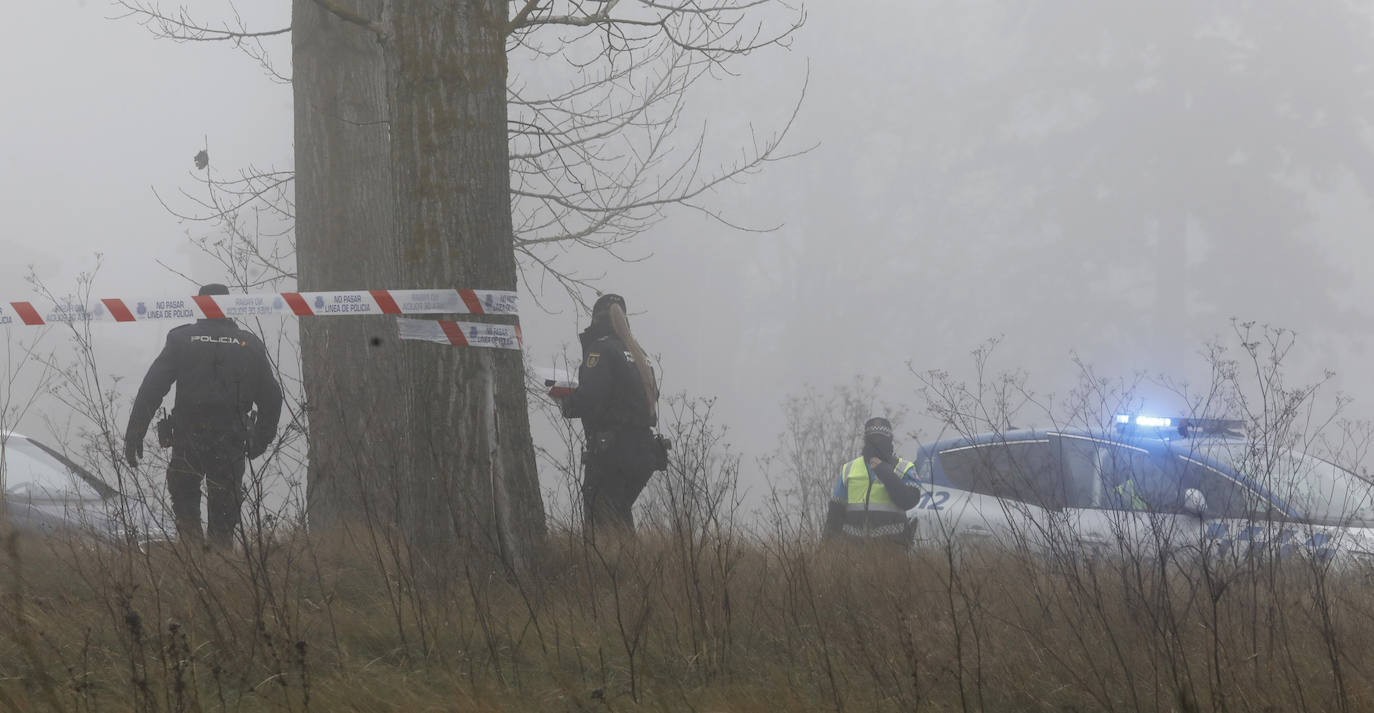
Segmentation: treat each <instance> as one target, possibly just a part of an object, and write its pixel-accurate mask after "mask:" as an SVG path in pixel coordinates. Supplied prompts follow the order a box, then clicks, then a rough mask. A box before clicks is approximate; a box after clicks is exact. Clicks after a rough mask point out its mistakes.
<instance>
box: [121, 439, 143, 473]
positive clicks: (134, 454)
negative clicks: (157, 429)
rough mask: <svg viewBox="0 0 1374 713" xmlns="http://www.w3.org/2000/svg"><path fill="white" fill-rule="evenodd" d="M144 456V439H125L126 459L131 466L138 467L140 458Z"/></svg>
mask: <svg viewBox="0 0 1374 713" xmlns="http://www.w3.org/2000/svg"><path fill="white" fill-rule="evenodd" d="M142 457H143V439H141V438H130V439H126V440H125V441H124V460H125V461H127V462H128V463H129V467H130V468H137V467H138V459H139V458H142Z"/></svg>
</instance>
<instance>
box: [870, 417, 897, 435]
mask: <svg viewBox="0 0 1374 713" xmlns="http://www.w3.org/2000/svg"><path fill="white" fill-rule="evenodd" d="M869 436H882V437H883V438H892V422H891V421H888V420H887V419H885V418H883V417H882V416H875V417H873V418H870V419H868V420H867V421H865V422H864V438H868V437H869Z"/></svg>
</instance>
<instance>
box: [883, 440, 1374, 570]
mask: <svg viewBox="0 0 1374 713" xmlns="http://www.w3.org/2000/svg"><path fill="white" fill-rule="evenodd" d="M1240 426H1241V424H1240V423H1239V422H1236V421H1221V420H1205V419H1170V418H1152V417H1143V416H1118V417H1117V418H1116V423H1114V424H1113V428H1110V429H1104V430H1103V431H1102V432H1096V433H1094V432H1088V431H1081V430H1069V429H1044V430H1037V429H1025V430H1012V431H1006V432H989V433H983V434H978V435H975V436H972V437H967V438H955V439H949V440H944V441H940V442H937V443H933V444H930V445H927V446H924V447H922V448H921V449H920V451H919V452H918V454H917V457H916V466H917V469H918V472H919V473H920V476H921V481H922V486H923V490H924V491H925V493H924V494H923V496H922V498H921V502H920V503H919V504H918V505H917V507H916V508H914V509H912V510H911V511H910V512H909V513H908V514H909V516H910V517H913V518H914V519H915V521H916V523H917V524H916V531H917V540H918V545H922V544H926V545H929V544H942V543H948V542H950V541H960V542H967V541H989V542H995V543H997V544H1000V545H1004V546H1008V547H1016V548H1029V549H1032V550H1037V551H1042V552H1050V553H1057V552H1058V553H1064V554H1077V553H1082V552H1085V551H1086V552H1091V553H1095V554H1120V555H1127V556H1131V555H1146V556H1157V555H1160V554H1169V555H1175V554H1194V555H1198V554H1201V555H1206V556H1208V557H1213V558H1225V559H1230V560H1242V559H1253V558H1258V557H1278V558H1283V557H1291V556H1293V555H1303V556H1305V557H1308V558H1311V560H1313V561H1317V562H1321V563H1328V564H1338V565H1344V564H1349V563H1351V562H1355V561H1360V560H1365V559H1368V560H1370V561H1374V484H1371V483H1370V482H1369V481H1367V480H1366V479H1364V478H1363V477H1361V476H1359V475H1357V474H1355V473H1353V472H1351V471H1350V470H1347V469H1345V468H1341V467H1339V466H1337V465H1335V464H1333V463H1330V462H1328V461H1326V460H1322V459H1321V458H1318V457H1316V456H1313V455H1310V454H1306V453H1299V452H1296V451H1294V450H1292V449H1290V448H1286V447H1275V446H1267V445H1266V444H1263V443H1258V442H1255V441H1252V440H1250V439H1247V438H1246V437H1245V436H1243V435H1242V434H1241V433H1240V432H1239V430H1238V429H1239V428H1240Z"/></svg>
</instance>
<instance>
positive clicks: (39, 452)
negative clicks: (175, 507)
mask: <svg viewBox="0 0 1374 713" xmlns="http://www.w3.org/2000/svg"><path fill="white" fill-rule="evenodd" d="M0 476H3V479H2V480H0V483H3V485H4V498H5V501H4V504H5V523H6V525H7V526H8V527H10V528H13V529H14V530H16V531H18V532H19V533H21V534H29V535H82V536H87V535H89V536H96V537H101V538H107V539H112V540H129V541H132V542H137V543H144V542H147V541H151V540H161V539H168V533H169V532H170V529H169V528H168V527H167V526H166V523H165V519H166V518H164V517H161V516H160V515H158V513H157V511H158V510H159V508H157V507H156V506H155V505H150V504H149V503H147V502H146V500H145V499H144V498H135V497H126V496H125V495H123V494H121V493H120V492H119V491H118V490H116V489H115V488H114V487H112V486H110V485H109V484H108V483H106V482H104V481H103V480H101V479H100V478H99V477H97V476H95V475H94V474H92V473H91V472H90V471H88V470H86V469H85V468H82V467H81V466H80V465H78V464H77V463H75V462H73V461H72V460H71V459H70V458H67V457H66V456H64V455H63V454H62V453H60V452H59V451H57V450H56V449H53V448H51V447H49V446H48V445H46V444H44V443H42V442H41V441H38V440H36V439H33V438H30V437H28V436H24V435H21V434H18V433H8V434H4V436H3V437H2V438H0Z"/></svg>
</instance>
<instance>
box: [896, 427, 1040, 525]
mask: <svg viewBox="0 0 1374 713" xmlns="http://www.w3.org/2000/svg"><path fill="white" fill-rule="evenodd" d="M1048 444H1049V441H1048V440H1047V439H1045V438H1017V439H1004V438H991V437H989V438H987V439H985V440H983V441H982V442H974V443H967V442H951V443H945V444H940V445H937V447H936V448H935V449H934V452H933V453H932V454H931V456H930V460H931V465H932V474H931V477H930V479H929V483H928V485H927V486H926V488H925V490H926V491H927V492H926V493H925V495H923V496H922V499H921V503H920V504H919V505H918V506H917V508H916V510H915V511H914V512H915V518H916V524H917V528H916V531H917V538H918V540H919V541H921V542H924V543H926V544H935V545H941V544H948V543H950V542H953V541H964V542H968V541H974V542H978V541H986V542H993V543H996V544H999V545H1002V546H1007V547H1022V546H1026V545H1028V544H1030V545H1034V544H1035V542H1036V540H1037V538H1038V537H1039V534H1040V529H1041V528H1042V523H1044V522H1045V521H1047V520H1048V519H1049V516H1048V514H1047V508H1052V507H1055V502H1056V495H1055V494H1054V493H1055V491H1056V489H1057V484H1058V483H1059V482H1060V478H1059V477H1058V474H1057V473H1052V472H1049V470H1050V469H1052V468H1053V464H1052V461H1051V458H1050V455H1049V445H1048Z"/></svg>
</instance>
